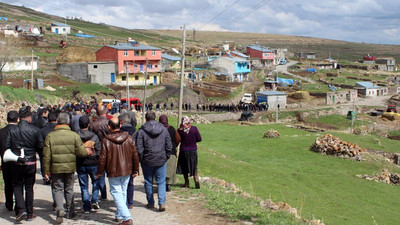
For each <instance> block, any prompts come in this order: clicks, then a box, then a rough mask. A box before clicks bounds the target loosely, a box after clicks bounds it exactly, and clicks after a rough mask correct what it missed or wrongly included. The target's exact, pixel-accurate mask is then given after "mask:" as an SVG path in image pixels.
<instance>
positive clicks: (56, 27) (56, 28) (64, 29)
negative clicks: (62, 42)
mask: <svg viewBox="0 0 400 225" xmlns="http://www.w3.org/2000/svg"><path fill="white" fill-rule="evenodd" d="M51 32H52V33H54V34H70V33H71V27H70V26H68V25H67V24H64V23H51Z"/></svg>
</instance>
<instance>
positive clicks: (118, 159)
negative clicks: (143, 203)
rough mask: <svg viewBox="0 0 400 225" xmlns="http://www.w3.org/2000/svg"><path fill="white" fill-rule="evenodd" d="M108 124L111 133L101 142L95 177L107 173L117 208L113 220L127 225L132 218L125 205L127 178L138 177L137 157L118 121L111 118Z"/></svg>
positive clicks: (126, 133)
mask: <svg viewBox="0 0 400 225" xmlns="http://www.w3.org/2000/svg"><path fill="white" fill-rule="evenodd" d="M108 124H109V125H108V126H109V129H110V131H111V132H110V134H107V135H106V136H105V137H104V139H103V140H102V144H101V152H100V156H99V163H98V167H97V175H96V176H97V178H100V177H101V176H102V175H103V174H104V171H107V177H108V182H109V185H110V193H111V195H112V196H113V198H114V202H115V205H116V207H117V211H116V213H115V220H116V221H117V222H119V225H129V224H132V216H131V214H130V212H129V209H128V206H127V205H126V199H127V197H126V194H127V187H128V182H129V178H130V177H133V178H134V177H136V176H137V175H139V157H138V153H137V151H136V148H135V141H134V139H133V137H132V136H131V135H129V133H128V132H123V131H121V130H120V122H119V119H118V118H112V119H111V120H110V121H109V122H108Z"/></svg>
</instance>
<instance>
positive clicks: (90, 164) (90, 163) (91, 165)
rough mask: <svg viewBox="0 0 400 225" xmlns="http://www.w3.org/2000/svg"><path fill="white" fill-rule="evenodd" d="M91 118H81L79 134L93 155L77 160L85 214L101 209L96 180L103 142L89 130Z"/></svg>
mask: <svg viewBox="0 0 400 225" xmlns="http://www.w3.org/2000/svg"><path fill="white" fill-rule="evenodd" d="M89 123H90V120H89V117H88V116H81V117H80V118H79V127H80V130H79V131H78V132H77V133H78V134H79V136H80V137H81V140H82V142H83V145H84V146H85V148H86V150H87V151H88V152H90V153H91V154H88V156H86V157H85V158H78V159H77V173H78V179H79V186H80V187H81V196H82V201H83V211H84V213H89V212H90V211H91V210H98V209H100V206H99V201H98V197H99V184H98V180H97V179H96V173H97V163H98V158H99V155H100V150H101V142H100V139H99V137H98V136H97V135H96V134H95V133H93V132H92V131H90V130H88V127H89ZM88 177H90V179H91V181H92V198H90V194H89V179H88Z"/></svg>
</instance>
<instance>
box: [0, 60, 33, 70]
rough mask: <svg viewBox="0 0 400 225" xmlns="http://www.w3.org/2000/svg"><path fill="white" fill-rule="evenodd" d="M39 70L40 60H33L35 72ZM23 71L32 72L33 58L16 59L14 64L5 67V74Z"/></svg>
mask: <svg viewBox="0 0 400 225" xmlns="http://www.w3.org/2000/svg"><path fill="white" fill-rule="evenodd" d="M37 68H38V58H37V57H34V58H33V70H37ZM21 70H32V58H30V57H26V58H23V57H22V58H16V59H14V60H13V62H6V64H5V65H4V67H3V72H10V71H21Z"/></svg>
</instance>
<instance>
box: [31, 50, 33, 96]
mask: <svg viewBox="0 0 400 225" xmlns="http://www.w3.org/2000/svg"><path fill="white" fill-rule="evenodd" d="M31 91H33V49H32V58H31Z"/></svg>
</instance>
